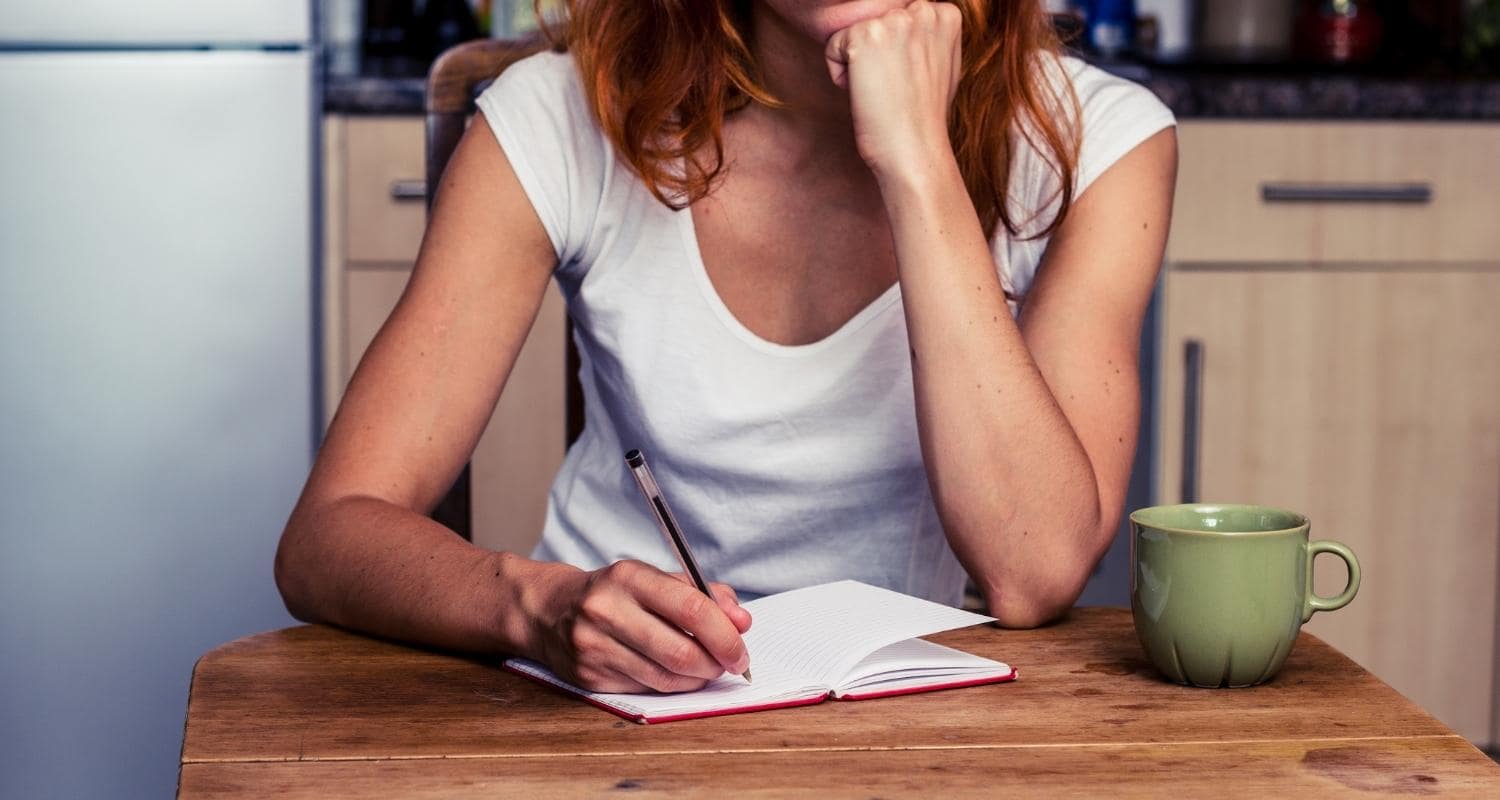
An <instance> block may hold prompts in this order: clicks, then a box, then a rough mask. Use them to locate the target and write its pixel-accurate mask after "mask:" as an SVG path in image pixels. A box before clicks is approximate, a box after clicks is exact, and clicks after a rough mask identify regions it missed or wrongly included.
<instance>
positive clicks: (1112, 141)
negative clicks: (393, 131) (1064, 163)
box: [990, 57, 1177, 311]
mask: <svg viewBox="0 0 1500 800" xmlns="http://www.w3.org/2000/svg"><path fill="white" fill-rule="evenodd" d="M1042 68H1043V69H1045V70H1046V74H1047V75H1048V77H1049V78H1050V79H1051V80H1053V81H1055V86H1056V91H1057V93H1058V95H1059V96H1060V97H1069V95H1070V93H1071V97H1076V98H1077V100H1078V113H1079V114H1080V117H1081V119H1080V121H1079V125H1078V128H1077V129H1078V131H1079V142H1078V164H1077V170H1076V172H1075V173H1074V176H1073V198H1074V200H1076V199H1077V198H1079V197H1081V196H1082V195H1083V193H1084V191H1085V190H1087V189H1088V188H1089V186H1090V185H1091V184H1093V182H1094V181H1095V180H1098V178H1099V176H1100V175H1103V174H1104V173H1105V172H1107V171H1108V170H1109V168H1110V167H1112V166H1114V165H1115V163H1116V162H1118V161H1119V160H1120V159H1121V158H1124V157H1125V154H1126V153H1129V152H1130V151H1131V150H1134V149H1135V148H1136V147H1138V146H1139V145H1140V144H1141V143H1142V142H1144V141H1146V140H1147V139H1149V138H1151V137H1152V136H1153V135H1155V134H1156V133H1158V132H1160V131H1161V130H1163V129H1165V128H1169V127H1171V126H1173V125H1175V124H1177V120H1176V118H1175V117H1173V115H1172V111H1171V110H1170V109H1168V108H1167V106H1166V105H1165V104H1164V103H1162V102H1161V100H1159V99H1157V97H1156V95H1154V94H1152V93H1151V92H1150V91H1149V90H1148V89H1146V87H1144V86H1141V85H1140V84H1137V83H1132V82H1130V81H1128V80H1125V79H1124V78H1120V77H1117V76H1114V75H1111V74H1109V73H1107V72H1105V71H1104V70H1101V69H1099V68H1097V67H1094V66H1091V65H1088V64H1085V63H1084V62H1082V61H1080V60H1078V59H1076V58H1072V57H1063V58H1060V59H1056V60H1050V61H1046V62H1043V67H1042ZM1066 105H1069V106H1071V100H1069V102H1067V103H1066ZM1069 118H1070V119H1071V118H1073V117H1072V114H1071V113H1070V114H1069ZM1028 133H1031V135H1027V134H1028ZM1015 141H1016V148H1015V151H1014V156H1013V159H1012V162H1011V174H1010V185H1009V186H1008V187H1007V189H1006V203H1007V210H1008V211H1009V213H1010V216H1011V219H1012V220H1015V222H1016V224H1017V227H1018V228H1019V233H1018V234H1017V235H1015V236H1011V235H1009V234H1008V233H1007V232H1005V231H1004V230H1000V231H997V232H996V235H995V237H994V240H993V241H992V242H991V243H990V247H991V251H992V252H993V254H994V256H995V263H996V267H997V269H998V270H999V273H1000V281H1001V284H1002V285H1003V286H1004V287H1005V289H1006V290H1007V291H1009V292H1011V293H1012V294H1015V295H1025V294H1026V292H1027V291H1029V290H1030V288H1031V283H1032V280H1033V279H1034V278H1035V277H1036V270H1037V267H1038V266H1039V265H1040V264H1041V260H1042V255H1043V254H1044V253H1045V252H1046V249H1047V243H1048V241H1049V240H1050V237H1047V236H1043V235H1042V233H1043V232H1044V231H1045V230H1046V229H1047V227H1048V226H1049V225H1050V224H1051V223H1052V221H1053V220H1054V219H1056V218H1057V212H1058V209H1059V207H1060V206H1061V204H1062V200H1061V198H1062V191H1061V189H1062V181H1061V177H1060V174H1059V172H1060V170H1059V169H1058V166H1057V163H1056V160H1055V158H1054V157H1053V156H1052V155H1051V154H1050V153H1044V152H1042V151H1041V150H1040V149H1039V145H1038V143H1039V142H1040V141H1041V140H1040V138H1039V137H1038V136H1037V135H1035V133H1034V132H1032V131H1030V129H1029V128H1026V127H1024V126H1023V127H1022V128H1020V129H1018V132H1017V135H1016V140H1015ZM1015 310H1016V307H1015V306H1012V311H1015Z"/></svg>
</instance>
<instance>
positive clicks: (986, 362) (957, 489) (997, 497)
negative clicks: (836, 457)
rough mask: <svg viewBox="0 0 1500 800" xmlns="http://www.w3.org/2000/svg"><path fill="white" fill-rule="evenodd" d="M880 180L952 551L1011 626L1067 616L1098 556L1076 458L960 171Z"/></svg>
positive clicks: (1092, 484) (1094, 519)
mask: <svg viewBox="0 0 1500 800" xmlns="http://www.w3.org/2000/svg"><path fill="white" fill-rule="evenodd" d="M929 166H930V168H929V169H927V170H923V171H921V174H920V175H915V174H914V173H915V172H916V171H915V170H911V171H907V172H906V173H905V174H902V175H899V176H889V175H888V176H883V177H882V180H881V188H882V194H883V196H884V198H885V203H886V208H887V213H888V216H889V218H890V221H891V226H892V233H893V236H894V239H895V244H896V255H897V260H898V262H899V264H900V274H901V278H900V280H901V288H902V298H903V302H904V305H905V312H906V318H907V331H908V336H909V337H910V343H911V348H912V372H913V379H914V382H915V390H916V407H917V422H918V429H919V431H920V436H921V441H922V454H923V458H924V461H925V464H926V468H927V474H928V479H929V481H930V482H931V485H932V490H933V497H934V500H935V502H936V504H937V507H938V511H939V514H940V516H941V518H942V520H943V524H944V528H945V530H946V532H947V535H948V539H949V541H950V543H951V544H952V546H953V548H954V551H955V552H956V553H957V554H958V556H959V558H960V559H961V560H962V561H963V562H964V565H965V566H966V567H967V568H968V570H969V572H970V574H971V575H972V576H973V577H974V578H975V580H976V581H977V582H978V583H979V584H980V585H981V587H982V588H983V589H984V591H985V593H986V596H987V598H988V599H989V601H990V604H991V607H992V610H993V611H994V612H995V613H996V614H997V615H998V616H1001V617H1002V620H1003V621H1010V620H1006V617H1007V616H1008V615H1010V616H1013V617H1014V621H1016V622H1017V623H1019V624H1026V623H1035V622H1039V621H1041V620H1040V619H1032V618H1033V617H1038V616H1041V617H1045V616H1048V615H1050V614H1051V613H1052V612H1053V611H1055V610H1056V609H1055V608H1043V607H1044V606H1055V605H1057V604H1058V603H1063V604H1066V603H1069V602H1071V600H1072V598H1071V597H1060V595H1068V594H1070V593H1071V590H1072V588H1073V587H1074V586H1075V585H1076V584H1077V582H1078V581H1079V580H1080V579H1081V578H1080V576H1081V575H1083V574H1085V573H1086V572H1087V569H1088V567H1089V565H1090V564H1091V563H1092V561H1093V558H1094V556H1095V555H1096V554H1097V550H1098V547H1099V543H1100V527H1101V526H1100V521H1101V513H1100V501H1099V489H1098V485H1097V481H1096V480H1095V475H1094V470H1093V468H1092V465H1091V463H1090V461H1089V457H1088V454H1087V452H1086V451H1085V450H1084V447H1083V445H1082V443H1081V442H1080V441H1079V439H1078V436H1077V435H1076V434H1075V432H1074V430H1073V428H1072V426H1071V425H1070V424H1069V422H1068V419H1067V417H1066V416H1065V415H1064V414H1063V412H1062V410H1061V408H1060V407H1059V404H1058V402H1057V400H1056V398H1054V396H1053V394H1052V391H1051V389H1050V388H1049V387H1048V385H1047V382H1046V380H1045V379H1044V378H1043V376H1042V374H1041V372H1040V371H1039V370H1038V368H1037V365H1036V363H1035V362H1034V361H1033V359H1032V357H1031V355H1030V353H1029V352H1028V350H1027V347H1026V343H1025V341H1024V340H1023V339H1022V336H1021V332H1020V330H1019V328H1018V327H1017V325H1016V322H1015V321H1014V319H1013V318H1012V316H1011V314H1010V311H1009V309H1008V307H1007V306H1006V303H1005V298H1004V293H1003V291H1002V289H1001V286H1000V282H999V278H998V276H997V274H996V270H995V265H994V261H993V259H992V257H991V255H990V251H989V246H988V243H987V242H986V241H985V237H984V234H983V231H982V229H981V227H980V224H979V220H978V218H977V216H976V215H975V212H974V209H973V205H972V204H971V203H970V201H969V198H968V195H967V193H966V191H965V189H964V186H963V182H962V179H961V178H960V176H959V173H958V169H957V165H956V164H954V163H953V162H952V160H951V158H949V159H936V160H935V161H934V163H933V164H931V165H929Z"/></svg>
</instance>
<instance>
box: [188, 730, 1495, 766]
mask: <svg viewBox="0 0 1500 800" xmlns="http://www.w3.org/2000/svg"><path fill="white" fill-rule="evenodd" d="M1442 739H1447V740H1452V741H1454V742H1459V743H1462V744H1464V745H1467V746H1468V748H1469V749H1470V750H1472V751H1473V754H1474V755H1477V756H1479V757H1481V758H1484V759H1486V760H1489V756H1488V755H1487V754H1486V753H1485V752H1484V751H1483V750H1480V749H1479V748H1478V747H1475V746H1474V743H1473V742H1470V741H1469V740H1468V739H1465V738H1464V737H1462V736H1460V735H1458V734H1457V733H1442V734H1422V735H1418V736H1329V737H1319V738H1314V739H1308V738H1297V737H1286V738H1265V739H1202V740H1193V741H1183V742H1083V743H1045V742H1038V743H1032V744H1026V743H1009V744H955V745H915V746H911V747H794V748H781V747H747V748H722V747H719V748H698V749H673V750H618V751H617V750H586V751H584V750H581V751H574V752H566V753H558V752H549V753H467V754H457V755H410V756H331V757H330V756H303V757H298V758H195V759H184V760H183V761H182V763H181V765H182V766H189V765H214V764H311V763H332V762H345V761H348V762H360V761H369V762H379V761H455V760H483V759H494V760H497V761H500V760H516V759H549V758H595V757H598V758H628V757H631V756H642V757H654V756H675V755H682V756H691V755H758V754H766V753H890V752H921V751H931V752H947V751H953V750H986V751H1005V750H1064V749H1073V750H1111V749H1122V748H1131V747H1157V748H1163V749H1170V748H1174V747H1222V746H1229V745H1237V744H1243V745H1264V744H1276V743H1288V744H1317V745H1334V746H1336V745H1339V744H1362V743H1370V742H1382V743H1397V744H1399V743H1402V742H1418V741H1430V740H1442Z"/></svg>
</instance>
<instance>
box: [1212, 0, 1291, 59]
mask: <svg viewBox="0 0 1500 800" xmlns="http://www.w3.org/2000/svg"><path fill="white" fill-rule="evenodd" d="M1199 13H1200V15H1201V16H1200V24H1199V29H1198V48H1199V51H1200V54H1201V55H1202V56H1203V58H1204V59H1205V60H1210V61H1225V62H1247V63H1248V62H1265V61H1282V60H1285V59H1286V57H1287V55H1288V54H1289V53H1290V52H1291V49H1292V20H1293V19H1294V18H1295V16H1296V13H1297V8H1296V0H1202V5H1201V8H1200V11H1199Z"/></svg>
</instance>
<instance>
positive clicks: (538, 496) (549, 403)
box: [340, 265, 567, 554]
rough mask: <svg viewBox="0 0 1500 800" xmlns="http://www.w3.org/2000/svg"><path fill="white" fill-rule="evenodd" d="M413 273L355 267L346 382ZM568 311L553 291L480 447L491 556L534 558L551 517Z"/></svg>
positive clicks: (477, 489)
mask: <svg viewBox="0 0 1500 800" xmlns="http://www.w3.org/2000/svg"><path fill="white" fill-rule="evenodd" d="M410 275H411V272H410V270H403V269H382V268H361V267H359V266H357V265H351V268H350V269H349V270H348V273H347V278H348V282H347V284H346V287H345V297H346V301H347V303H348V309H347V313H346V315H345V319H346V320H347V323H346V324H347V328H346V331H345V336H344V341H345V345H346V350H345V355H344V359H343V369H344V372H343V376H342V377H343V383H341V384H340V386H342V385H344V384H345V383H347V382H348V380H349V377H350V376H351V375H353V373H354V368H355V367H356V366H358V365H359V359H360V356H362V355H363V354H364V351H365V348H366V347H368V346H369V344H370V341H371V340H372V339H374V338H375V334H376V333H377V332H379V330H380V326H381V325H382V324H384V323H385V318H386V317H387V316H389V315H390V313H391V309H393V308H395V307H396V301H397V300H399V299H400V298H401V292H402V290H403V289H405V288H406V281H407V278H408V277H409V276H410ZM566 317H567V311H566V307H565V304H564V303H563V299H562V295H561V294H559V293H558V291H557V287H556V286H555V285H554V286H551V287H549V288H548V290H547V294H546V296H545V298H544V299H543V301H542V307H541V309H540V310H539V311H538V312H537V318H536V321H535V322H534V323H533V324H532V328H531V334H530V335H529V336H528V337H527V339H526V343H525V345H523V346H522V348H521V353H520V355H519V356H517V358H516V364H515V366H514V367H512V368H511V374H510V379H509V380H508V381H507V382H506V386H505V390H504V391H503V392H502V393H501V395H500V402H499V403H498V404H497V405H496V406H495V412H494V414H493V415H492V416H491V417H490V422H489V426H488V427H487V428H485V432H484V436H483V437H482V438H481V439H480V440H479V445H478V446H477V447H476V448H475V449H474V457H473V462H472V468H471V472H470V475H471V480H472V483H471V485H470V488H471V495H472V496H471V502H472V503H473V512H472V513H473V515H474V543H475V544H477V545H480V546H481V547H487V548H489V549H491V550H509V551H511V552H515V553H522V554H526V553H530V552H531V548H532V547H534V546H535V545H536V542H537V539H538V538H540V536H541V533H542V523H543V521H544V520H545V519H546V512H547V491H548V489H549V488H550V487H551V484H552V477H553V476H554V475H556V474H557V470H558V467H560V466H561V465H562V458H563V452H564V443H565V440H566V432H565V430H564V424H565V419H564V417H565V403H564V393H565V391H566V386H565V381H564V374H565V367H566V364H565V362H566V359H567V356H566V352H565V349H564V343H565V342H564V336H565V330H566V324H565V321H566Z"/></svg>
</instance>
